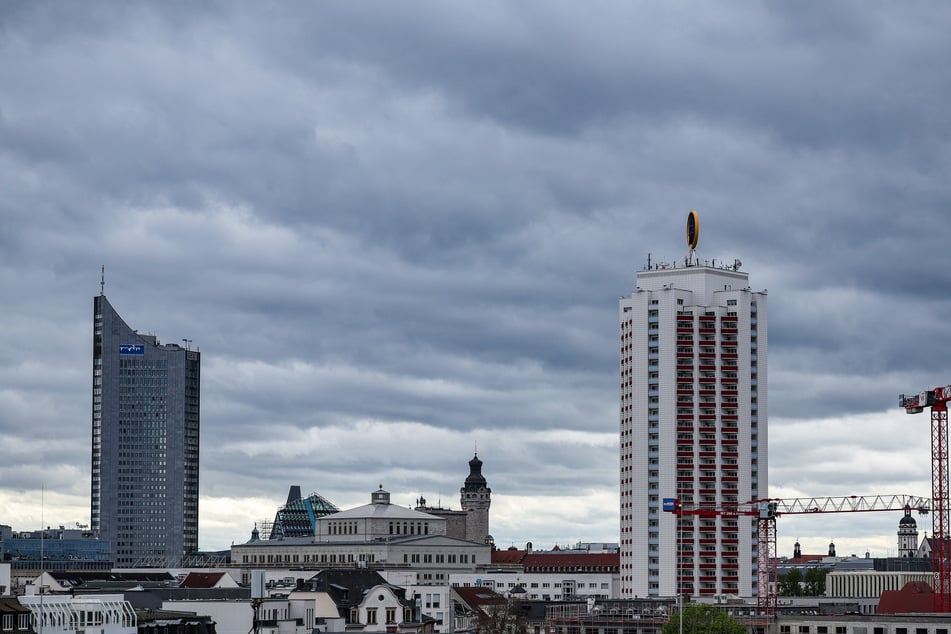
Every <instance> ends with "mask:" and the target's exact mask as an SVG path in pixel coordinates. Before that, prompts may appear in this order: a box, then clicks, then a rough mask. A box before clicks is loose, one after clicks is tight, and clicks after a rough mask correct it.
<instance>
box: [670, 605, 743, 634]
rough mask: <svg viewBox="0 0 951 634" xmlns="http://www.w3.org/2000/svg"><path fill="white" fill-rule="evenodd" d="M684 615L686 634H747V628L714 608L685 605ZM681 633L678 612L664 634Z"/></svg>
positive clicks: (671, 619)
mask: <svg viewBox="0 0 951 634" xmlns="http://www.w3.org/2000/svg"><path fill="white" fill-rule="evenodd" d="M683 615H684V627H683V632H684V634H746V626H744V625H743V624H742V623H740V622H739V621H737V620H736V619H734V618H733V617H732V616H730V615H729V614H727V613H726V612H724V611H723V610H719V609H717V608H715V607H713V606H709V605H696V604H689V605H685V606H684V609H683ZM680 631H681V630H680V612H679V611H677V612H674V614H673V615H672V616H671V618H670V620H669V621H667V624H666V625H664V634H679V633H680Z"/></svg>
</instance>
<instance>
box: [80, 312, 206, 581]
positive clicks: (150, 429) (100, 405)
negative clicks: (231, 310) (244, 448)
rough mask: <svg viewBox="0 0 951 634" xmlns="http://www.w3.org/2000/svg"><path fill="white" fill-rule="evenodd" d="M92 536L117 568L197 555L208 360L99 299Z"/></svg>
mask: <svg viewBox="0 0 951 634" xmlns="http://www.w3.org/2000/svg"><path fill="white" fill-rule="evenodd" d="M93 308H94V310H93V313H94V320H93V388H92V496H91V498H92V499H91V515H92V523H91V528H92V531H93V532H95V533H97V534H98V535H99V537H100V538H101V539H103V540H105V541H108V542H110V543H111V544H112V548H113V559H114V562H115V565H116V566H117V567H120V568H124V567H132V566H136V565H146V564H147V563H149V562H152V563H155V564H157V565H165V566H171V565H177V563H176V562H179V561H180V560H181V558H182V557H183V556H184V555H187V554H189V553H192V552H195V551H197V550H198V449H199V447H198V434H199V418H200V416H199V392H200V368H201V355H200V353H199V352H198V351H197V350H193V349H191V346H190V341H189V340H183V341H184V342H185V345H184V346H180V345H178V344H174V343H171V344H162V343H160V342H159V340H158V339H157V338H156V337H155V336H154V335H143V334H140V333H138V332H137V331H135V330H133V329H132V328H130V327H129V326H128V325H126V323H125V322H124V321H123V320H122V318H121V317H120V316H119V314H118V313H117V312H116V310H115V309H114V308H113V307H112V305H111V304H110V303H109V301H108V300H107V299H106V296H105V295H103V294H100V295H99V296H97V297H95V298H94V300H93Z"/></svg>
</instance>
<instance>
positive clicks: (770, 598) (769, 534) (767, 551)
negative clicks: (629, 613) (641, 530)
mask: <svg viewBox="0 0 951 634" xmlns="http://www.w3.org/2000/svg"><path fill="white" fill-rule="evenodd" d="M663 509H664V511H667V512H670V513H673V514H675V515H676V516H677V523H678V526H679V524H680V519H681V517H682V516H685V515H687V516H698V517H708V518H716V517H720V518H737V517H741V516H743V517H755V518H756V535H757V547H756V611H757V614H758V615H759V616H760V617H762V618H764V619H765V620H766V622H769V621H771V620H772V618H773V616H774V615H775V613H776V605H777V595H776V593H777V585H778V584H777V580H776V557H777V554H776V518H777V517H779V516H780V515H805V514H811V513H863V512H872V511H901V510H917V511H918V512H919V513H921V514H925V513H928V512H930V510H931V500H930V499H928V498H922V497H917V496H913V495H866V496H861V495H850V496H844V497H824V498H792V499H781V498H766V499H762V500H753V501H751V502H744V503H742V504H729V503H720V504H713V503H700V504H692V503H685V502H684V503H682V502H681V501H680V500H678V499H676V498H664V505H663ZM678 535H679V529H678ZM677 542H678V543H677V552H678V561H677V581H678V594H681V595H682V594H683V592H681V591H680V587H679V586H680V583H681V581H682V578H681V574H682V573H681V560H680V557H679V553H680V552H681V550H682V544H681V540H680V539H679V537H678V539H677Z"/></svg>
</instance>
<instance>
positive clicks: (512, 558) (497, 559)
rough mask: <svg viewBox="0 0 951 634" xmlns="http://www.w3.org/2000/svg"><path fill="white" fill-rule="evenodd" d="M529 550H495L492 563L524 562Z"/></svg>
mask: <svg viewBox="0 0 951 634" xmlns="http://www.w3.org/2000/svg"><path fill="white" fill-rule="evenodd" d="M527 552H528V551H527V550H493V551H492V563H494V564H518V563H521V562H522V557H524V556H525V554H526V553H527Z"/></svg>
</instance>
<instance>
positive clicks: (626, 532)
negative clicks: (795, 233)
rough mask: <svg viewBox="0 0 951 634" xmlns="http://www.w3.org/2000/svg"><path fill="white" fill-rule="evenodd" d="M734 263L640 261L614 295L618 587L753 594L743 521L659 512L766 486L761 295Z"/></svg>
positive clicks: (750, 538) (641, 592)
mask: <svg viewBox="0 0 951 634" xmlns="http://www.w3.org/2000/svg"><path fill="white" fill-rule="evenodd" d="M739 266H740V263H739V262H738V261H736V262H734V264H732V265H730V266H723V265H721V264H719V263H718V264H717V265H714V263H712V262H700V261H699V260H695V259H694V257H693V253H692V252H691V256H690V257H689V258H686V259H685V260H684V262H683V263H677V264H660V265H658V264H651V263H650V262H649V263H648V266H647V267H646V268H645V269H644V270H642V271H640V272H638V274H637V282H636V288H635V290H634V292H633V293H632V294H631V295H630V296H629V297H622V298H621V300H620V303H619V322H620V518H621V521H620V530H621V535H620V537H621V591H622V596H623V597H634V596H638V597H644V596H672V595H676V594H678V593H683V594H686V595H693V596H700V595H715V594H734V595H739V596H745V597H749V596H752V595H753V594H754V593H755V590H756V574H755V565H756V551H755V537H756V526H755V523H754V522H752V521H751V520H750V519H749V518H743V517H740V518H736V517H732V518H728V517H702V518H701V517H691V516H685V517H683V519H681V520H680V522H679V523H678V521H677V519H676V517H675V516H674V515H673V514H671V513H665V512H663V510H662V505H663V499H664V498H678V499H679V500H681V501H682V502H683V503H687V504H692V503H697V504H700V503H702V504H712V505H719V504H730V503H736V502H739V503H742V502H746V501H749V500H755V499H757V498H760V497H765V496H766V494H767V482H766V474H767V436H766V419H767V403H768V395H767V353H768V351H767V308H766V293H765V291H763V292H756V291H753V290H751V289H750V285H749V279H748V274H747V273H745V272H742V271H740V270H739Z"/></svg>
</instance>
